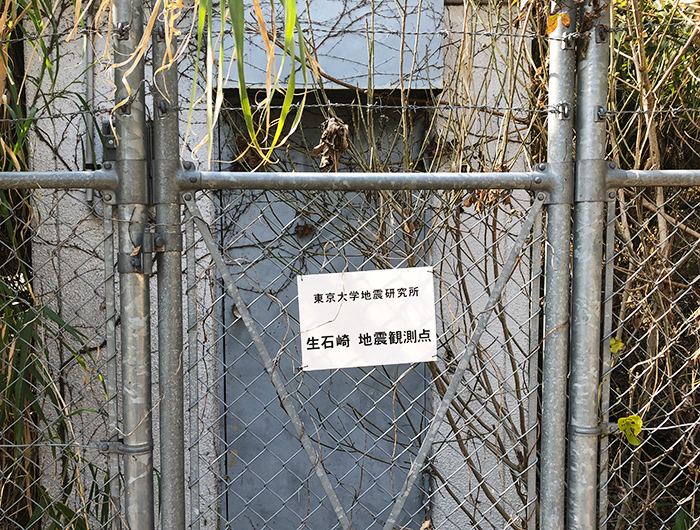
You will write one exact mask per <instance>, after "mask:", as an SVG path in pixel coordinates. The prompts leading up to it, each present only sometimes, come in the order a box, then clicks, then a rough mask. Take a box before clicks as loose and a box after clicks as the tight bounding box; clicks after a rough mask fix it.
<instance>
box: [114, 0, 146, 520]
mask: <svg viewBox="0 0 700 530" xmlns="http://www.w3.org/2000/svg"><path fill="white" fill-rule="evenodd" d="M113 9H114V11H113V14H112V20H113V24H114V25H115V26H114V27H113V28H112V35H114V62H115V64H117V65H119V66H117V67H116V68H115V75H114V77H115V84H116V109H115V112H114V122H115V125H116V133H117V139H118V145H117V155H116V159H117V160H116V170H117V175H118V179H119V180H118V184H117V202H118V207H117V210H118V211H117V217H118V225H119V229H118V233H119V249H118V250H119V253H118V258H117V260H118V269H119V286H120V305H121V354H122V399H123V414H124V419H123V423H122V426H123V431H124V448H123V452H124V453H125V455H124V488H125V492H124V493H125V495H124V511H125V518H126V524H127V527H128V528H129V529H131V530H150V529H152V528H153V513H154V512H153V442H152V436H153V434H152V426H151V359H150V355H151V329H150V301H149V281H148V273H149V270H148V269H149V259H148V254H147V253H144V250H145V249H144V233H145V232H146V230H147V227H148V209H147V202H148V175H147V165H146V121H145V98H144V83H143V81H144V79H143V59H142V58H141V59H140V60H138V61H137V63H136V64H133V63H132V62H131V60H132V59H130V58H132V56H133V54H134V53H135V51H136V49H137V46H138V45H139V42H140V41H141V36H142V34H143V11H142V5H141V2H140V0H118V1H115V3H114V7H113ZM130 69H131V70H132V71H131V72H130V73H128V70H130ZM127 75H128V77H126V76H127Z"/></svg>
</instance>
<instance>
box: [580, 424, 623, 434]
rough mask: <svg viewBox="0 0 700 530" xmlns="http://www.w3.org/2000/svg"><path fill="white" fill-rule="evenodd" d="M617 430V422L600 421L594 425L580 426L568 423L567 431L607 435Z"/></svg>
mask: <svg viewBox="0 0 700 530" xmlns="http://www.w3.org/2000/svg"><path fill="white" fill-rule="evenodd" d="M617 430H619V428H618V426H617V423H601V424H600V425H596V426H594V427H581V426H580V425H569V432H571V433H572V434H576V435H578V436H596V437H597V436H607V435H609V434H612V433H614V432H615V431H617Z"/></svg>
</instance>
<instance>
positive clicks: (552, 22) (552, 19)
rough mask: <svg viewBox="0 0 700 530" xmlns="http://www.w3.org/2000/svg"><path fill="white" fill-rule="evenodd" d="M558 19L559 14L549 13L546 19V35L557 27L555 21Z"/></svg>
mask: <svg viewBox="0 0 700 530" xmlns="http://www.w3.org/2000/svg"><path fill="white" fill-rule="evenodd" d="M558 21H559V15H549V18H548V19H547V35H550V34H551V33H552V32H553V31H554V30H555V29H557V22H558Z"/></svg>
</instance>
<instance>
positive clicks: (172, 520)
mask: <svg viewBox="0 0 700 530" xmlns="http://www.w3.org/2000/svg"><path fill="white" fill-rule="evenodd" d="M168 31H169V28H166V26H165V24H163V23H162V22H161V23H160V24H158V25H156V28H155V30H154V32H153V78H154V88H155V90H154V94H153V103H154V107H155V108H154V109H153V170H154V190H153V191H154V199H155V204H156V230H155V238H154V250H155V252H156V256H157V265H158V367H159V373H158V378H159V379H158V381H159V388H160V392H159V394H160V395H159V398H160V407H159V411H160V472H161V495H160V502H161V506H160V514H161V528H164V529H165V528H172V529H176V528H177V529H180V528H185V476H184V473H185V445H184V444H185V431H184V396H183V369H184V366H183V365H184V359H183V352H184V349H183V342H182V337H183V324H182V231H181V228H180V219H181V216H180V193H179V190H178V186H177V182H176V175H177V171H178V169H179V168H180V162H179V159H178V153H179V152H180V145H179V143H180V135H179V128H178V106H177V104H178V101H177V99H178V79H177V78H178V75H177V62H170V63H168V62H167V61H168V58H169V57H175V56H176V55H177V54H176V50H175V48H176V42H175V39H176V37H175V35H172V34H166V32H168Z"/></svg>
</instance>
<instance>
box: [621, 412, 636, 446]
mask: <svg viewBox="0 0 700 530" xmlns="http://www.w3.org/2000/svg"><path fill="white" fill-rule="evenodd" d="M617 426H618V427H619V428H620V431H621V432H622V433H623V434H624V435H625V438H627V441H628V442H629V443H630V444H632V445H639V444H640V443H642V441H641V440H640V439H639V438H637V436H638V435H639V433H640V432H642V418H640V417H639V416H637V415H636V414H632V415H631V416H627V417H626V418H620V419H619V420H617Z"/></svg>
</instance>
